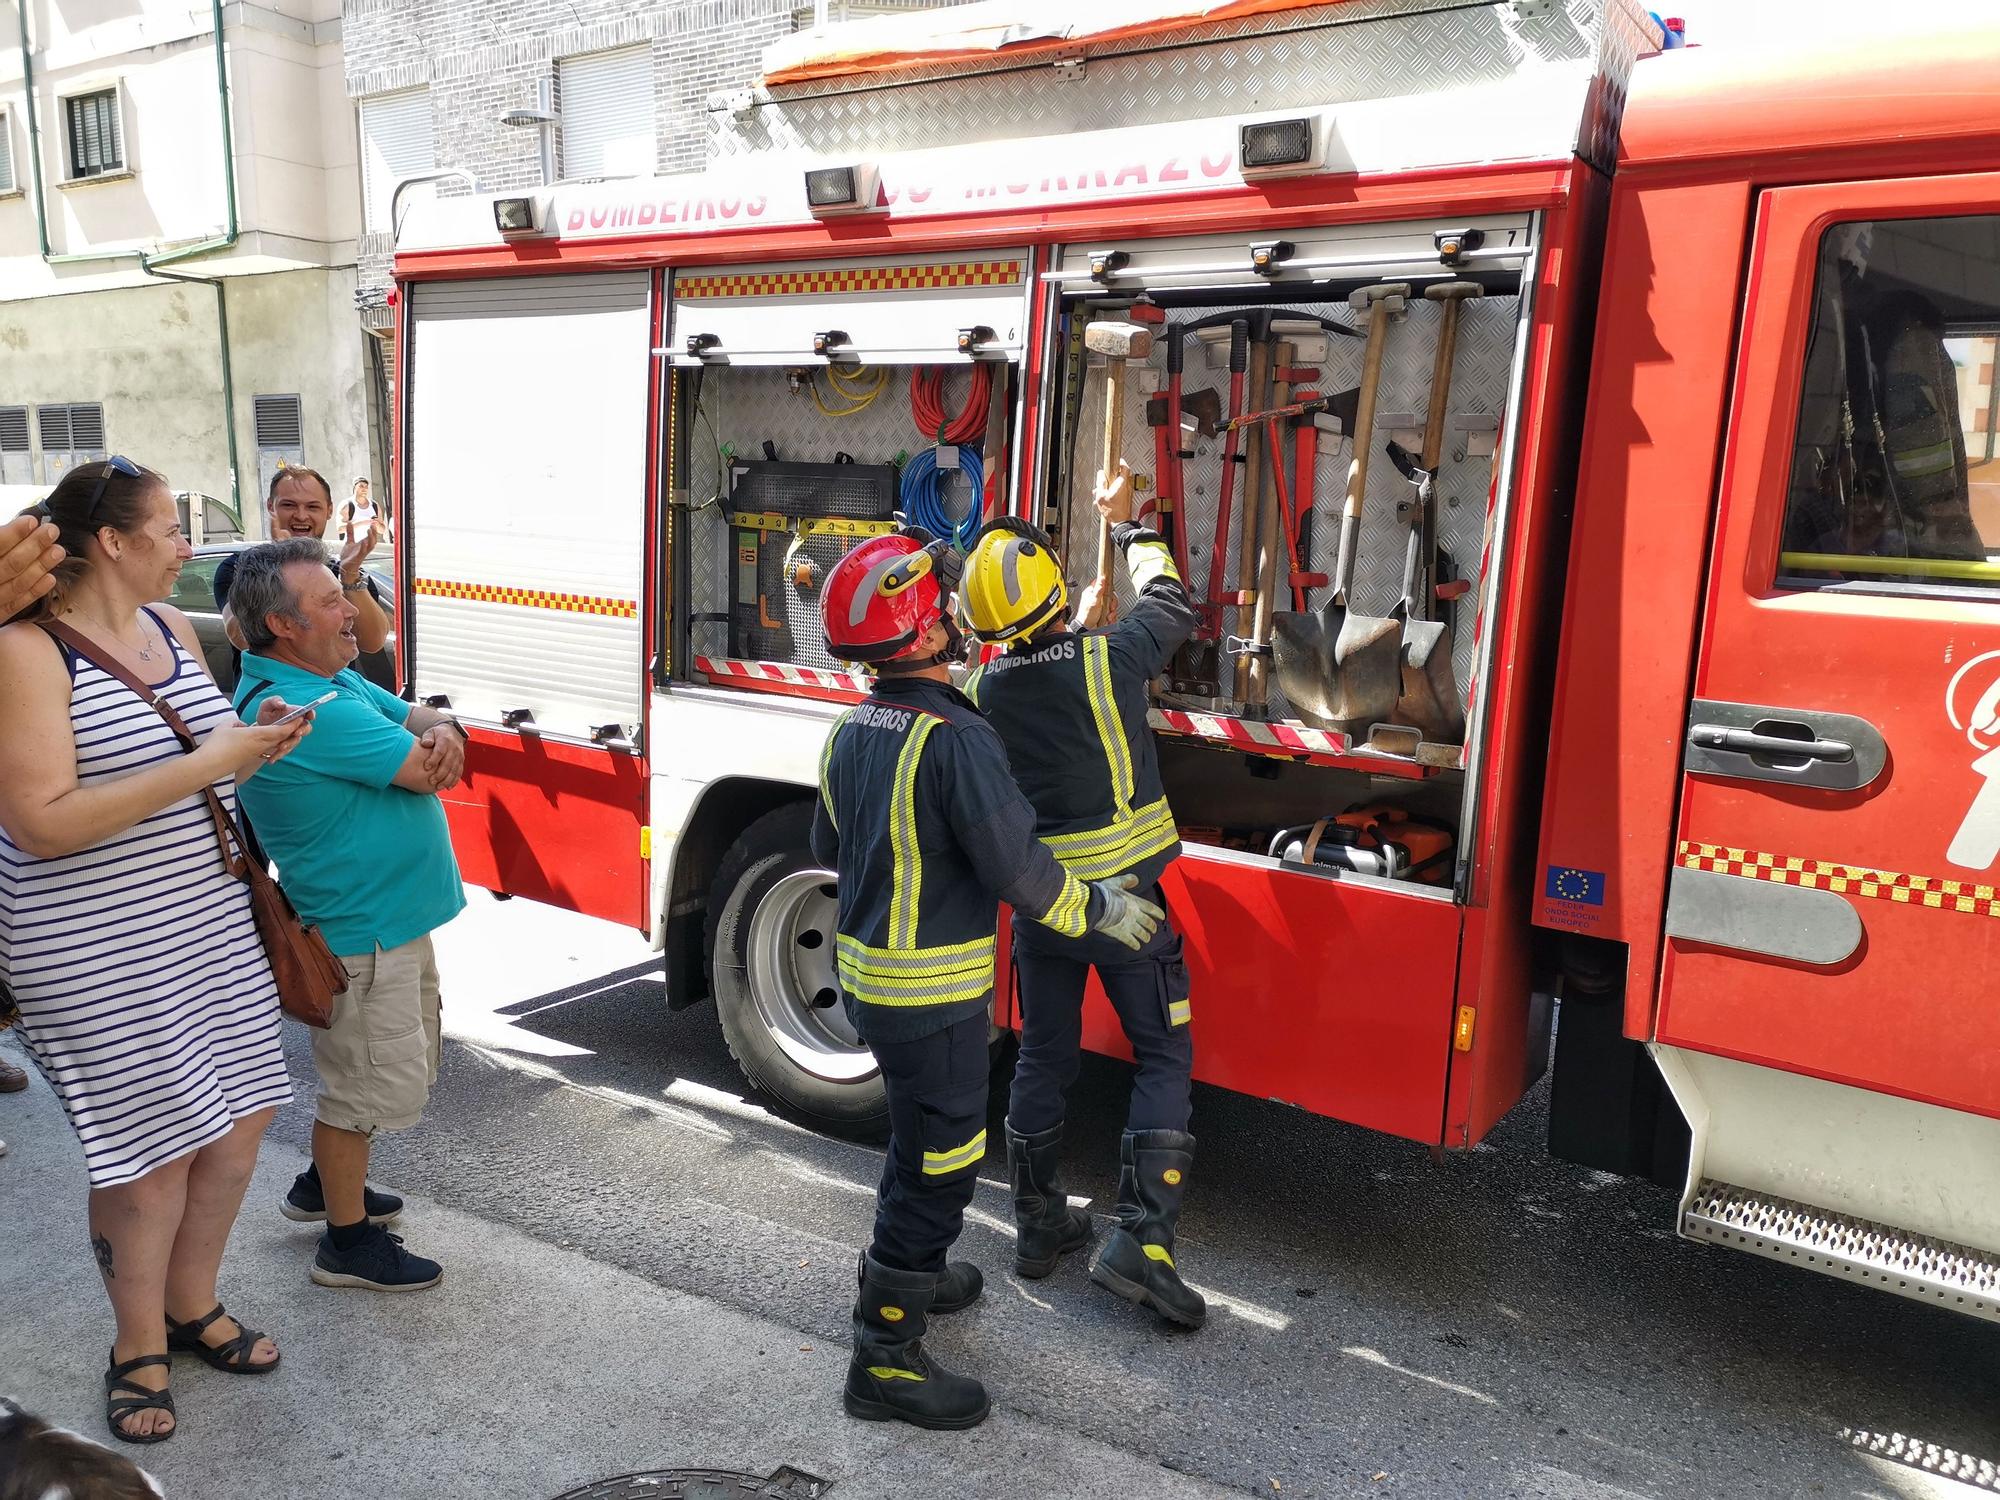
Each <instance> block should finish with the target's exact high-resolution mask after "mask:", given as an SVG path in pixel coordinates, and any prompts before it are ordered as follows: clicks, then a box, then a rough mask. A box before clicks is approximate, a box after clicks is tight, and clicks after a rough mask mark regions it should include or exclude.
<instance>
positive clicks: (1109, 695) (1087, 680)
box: [1083, 635, 1132, 818]
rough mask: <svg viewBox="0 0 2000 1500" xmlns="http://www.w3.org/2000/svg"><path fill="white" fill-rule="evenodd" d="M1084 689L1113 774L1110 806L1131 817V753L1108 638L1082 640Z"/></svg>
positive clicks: (1092, 637) (1093, 637)
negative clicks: (1114, 682) (1113, 679)
mask: <svg viewBox="0 0 2000 1500" xmlns="http://www.w3.org/2000/svg"><path fill="white" fill-rule="evenodd" d="M1083 686H1084V691H1085V692H1087V693H1088V694H1089V695H1090V716H1091V718H1092V719H1093V720H1095V721H1096V723H1097V738H1098V740H1099V742H1100V743H1102V744H1103V746H1104V761H1105V765H1106V767H1107V768H1108V769H1109V770H1110V772H1111V802H1112V807H1113V810H1114V812H1115V815H1116V816H1117V817H1120V818H1129V817H1131V816H1132V749H1131V746H1129V745H1128V744H1126V742H1125V721H1124V720H1123V719H1122V718H1120V717H1119V714H1118V698H1117V695H1116V694H1115V693H1114V692H1113V691H1112V686H1111V641H1110V638H1109V637H1108V636H1101V635H1090V636H1085V637H1084V639H1083Z"/></svg>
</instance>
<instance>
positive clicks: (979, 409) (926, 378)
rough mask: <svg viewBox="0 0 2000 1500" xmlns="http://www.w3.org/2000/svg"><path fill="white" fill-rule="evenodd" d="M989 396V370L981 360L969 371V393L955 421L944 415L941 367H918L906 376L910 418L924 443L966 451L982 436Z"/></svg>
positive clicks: (991, 379)
mask: <svg viewBox="0 0 2000 1500" xmlns="http://www.w3.org/2000/svg"><path fill="white" fill-rule="evenodd" d="M992 394H993V366H992V365H990V364H988V363H987V362H986V361H984V360H980V361H977V362H976V363H975V364H974V365H973V367H972V390H971V393H970V394H968V395H967V396H966V398H965V405H964V407H963V408H961V409H960V411H959V413H958V415H957V416H955V417H947V416H946V415H945V411H944V367H943V366H942V365H919V366H918V367H917V368H916V369H914V370H912V371H911V372H910V415H911V417H913V418H914V419H915V420H916V424H917V431H919V432H921V433H922V434H923V435H924V438H925V440H926V441H928V442H933V443H935V442H940V441H942V442H946V443H950V444H952V445H953V446H954V447H960V448H963V447H966V446H969V445H970V444H973V443H977V442H980V441H982V440H983V439H984V438H985V436H986V402H987V399H988V398H989V397H990V396H991V395H992Z"/></svg>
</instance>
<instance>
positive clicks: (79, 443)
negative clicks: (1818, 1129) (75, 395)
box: [42, 401, 104, 453]
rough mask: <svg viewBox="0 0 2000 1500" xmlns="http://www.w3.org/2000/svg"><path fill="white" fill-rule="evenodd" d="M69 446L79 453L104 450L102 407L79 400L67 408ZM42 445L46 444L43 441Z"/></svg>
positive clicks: (91, 402)
mask: <svg viewBox="0 0 2000 1500" xmlns="http://www.w3.org/2000/svg"><path fill="white" fill-rule="evenodd" d="M69 437H70V446H71V447H72V448H74V449H75V450H76V451H77V452H79V453H102V452H103V451H104V408H103V407H102V406H100V405H98V404H97V403H96V402H95V401H87V402H81V403H79V404H77V405H73V406H71V407H70V409H69ZM42 446H43V447H47V446H48V444H46V443H44V444H43V445H42Z"/></svg>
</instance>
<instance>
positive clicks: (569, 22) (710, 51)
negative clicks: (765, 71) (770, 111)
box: [342, 0, 962, 321]
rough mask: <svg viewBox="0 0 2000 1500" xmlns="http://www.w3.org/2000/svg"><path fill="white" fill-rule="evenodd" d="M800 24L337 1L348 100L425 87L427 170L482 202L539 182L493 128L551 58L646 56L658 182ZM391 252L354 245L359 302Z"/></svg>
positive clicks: (661, 7) (885, 3)
mask: <svg viewBox="0 0 2000 1500" xmlns="http://www.w3.org/2000/svg"><path fill="white" fill-rule="evenodd" d="M933 3H935V0H933ZM945 3H954V0H945ZM961 3H962V0H961ZM922 8H925V7H924V4H923V0H864V3H843V0H834V4H833V5H832V6H831V7H830V9H831V11H832V14H833V16H834V18H835V19H839V18H840V17H841V13H842V11H843V10H845V11H846V12H847V13H848V14H849V15H854V16H859V15H864V14H873V13H877V12H881V11H894V10H916V9H922ZM811 20H812V7H811V6H810V5H807V6H803V7H801V6H799V5H797V4H796V3H795V0H636V3H634V0H346V4H345V7H344V15H343V18H342V38H343V41H344V44H345V49H346V58H347V93H348V96H349V97H350V98H351V99H357V100H358V99H362V98H366V97H367V96H369V95H372V94H385V93H391V92H394V91H397V90H400V89H409V88H419V87H427V88H428V89H429V90H430V97H431V113H432V120H433V122H434V129H435V132H436V142H437V161H438V165H439V166H462V167H465V168H467V169H468V170H470V171H471V172H472V173H473V175H474V176H475V177H477V178H478V179H479V185H480V188H481V190H482V191H487V192H504V191H506V190H508V189H510V188H524V187H530V186H533V185H536V184H537V183H539V182H540V180H541V167H540V160H541V158H540V143H539V138H538V132H536V131H534V130H532V129H523V128H519V127H515V126H508V125H502V124H500V123H499V117H500V116H501V115H502V114H503V113H505V112H506V111H507V110H508V109H511V108H514V107H517V106H522V105H528V106H532V105H533V103H534V102H535V89H536V85H537V84H538V83H539V82H540V80H542V79H543V78H550V79H554V78H555V76H556V63H557V61H558V60H559V59H561V58H565V57H577V56H582V55H584V54H587V53H592V52H606V51H610V50H612V49H613V48H619V47H630V46H636V45H640V44H645V45H648V46H650V48H651V49H652V54H653V94H654V132H655V142H656V160H657V170H658V171H660V172H662V173H669V172H686V171H693V170H698V169H699V168H700V167H701V166H702V165H704V163H705V162H706V161H707V160H708V157H709V146H708V142H709V130H708V123H707V113H708V103H709V98H710V96H711V95H713V94H716V93H719V92H721V91H723V90H727V89H736V88H742V87H743V86H745V85H746V84H748V83H750V82H752V81H754V80H755V78H756V76H757V73H758V67H759V63H760V61H761V59H762V56H763V52H764V49H765V47H767V46H768V45H769V44H770V43H771V42H772V41H773V40H775V39H776V38H778V37H780V36H783V35H786V34H788V33H789V32H791V31H792V30H794V29H795V28H797V27H801V26H806V25H809V24H811ZM561 106H562V100H561V96H560V93H558V95H557V99H556V107H557V109H558V111H560V109H561ZM439 191H440V192H445V193H453V192H460V191H463V189H462V188H460V187H457V186H454V185H452V184H442V185H441V186H440V188H439ZM389 249H390V247H389V244H388V240H387V237H386V236H381V235H365V236H364V237H363V239H362V243H361V291H360V295H361V297H362V298H363V299H367V298H369V297H371V295H372V296H379V294H380V292H381V290H382V289H383V288H385V287H386V286H387V285H388V281H389V275H388V271H389ZM377 321H379V318H378V319H377Z"/></svg>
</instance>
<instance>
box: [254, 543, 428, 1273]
mask: <svg viewBox="0 0 2000 1500" xmlns="http://www.w3.org/2000/svg"><path fill="white" fill-rule="evenodd" d="M230 604H231V608H232V612H233V613H234V614H235V616H236V620H237V624H238V626H239V627H240V628H241V629H242V631H243V635H244V640H245V643H246V644H247V646H248V648H249V649H248V650H247V651H245V653H244V656H243V675H242V677H241V678H240V679H239V681H238V682H237V686H236V709H237V712H238V713H240V714H242V715H243V716H244V717H245V718H246V720H248V719H254V718H255V717H256V713H257V705H258V703H260V702H261V701H262V700H263V699H265V698H266V697H270V696H272V695H274V694H275V695H277V696H278V697H281V698H283V699H284V700H285V701H286V702H289V703H311V702H313V701H314V700H316V699H319V698H321V697H325V696H326V695H328V694H331V695H332V696H331V698H330V699H329V700H328V701H327V702H325V703H324V704H321V705H320V706H319V708H318V709H317V710H316V711H315V714H314V718H313V732H312V733H311V734H310V735H308V736H307V737H306V739H305V740H304V741H302V742H301V747H302V748H303V746H304V745H305V744H311V745H312V746H313V748H314V753H313V754H312V755H310V756H307V757H306V758H305V759H304V760H303V761H300V762H299V763H298V764H296V765H295V764H293V760H294V759H295V758H296V756H290V757H287V758H286V759H285V760H284V761H282V762H279V763H277V764H275V765H273V766H272V767H271V769H270V771H269V772H266V773H264V774H262V775H259V776H257V777H256V778H254V780H252V781H248V782H245V783H244V784H243V788H244V793H245V794H246V795H244V796H243V806H244V810H245V812H246V813H247V814H248V815H249V818H250V821H251V824H252V825H253V826H254V827H255V829H256V830H257V837H258V839H259V840H260V841H261V842H262V843H263V845H264V847H265V849H266V850H268V851H269V852H270V855H271V857H272V858H273V859H274V860H276V861H277V864H278V871H279V874H280V875H281V876H282V877H283V879H284V885H285V894H286V895H288V896H290V897H291V899H292V904H293V905H294V906H296V907H297V908H298V910H299V914H300V915H301V916H302V917H304V918H305V920H306V921H308V922H312V923H316V924H317V925H318V926H319V929H320V931H321V932H322V933H323V934H324V935H325V937H326V940H327V943H328V945H329V946H330V947H331V948H332V949H333V951H334V952H335V953H336V954H337V955H339V956H340V961H341V963H342V964H344V965H345V966H346V968H347V973H348V980H349V982H348V989H347V993H346V994H344V995H342V996H341V997H340V998H339V999H338V1000H337V1001H336V1002H335V1004H334V1012H333V1025H332V1026H331V1027H330V1028H329V1029H328V1030H325V1031H315V1032H314V1033H313V1061H314V1063H315V1064H316V1065H317V1066H318V1069H319V1075H320V1094H319V1104H318V1108H317V1110H316V1112H315V1116H314V1120H313V1169H312V1171H310V1172H308V1173H305V1174H303V1175H301V1177H300V1178H299V1180H298V1182H296V1183H294V1184H293V1187H292V1192H291V1194H290V1196H289V1197H287V1199H286V1200H285V1213H286V1216H287V1217H289V1218H293V1219H318V1218H322V1217H323V1218H324V1219H325V1220H326V1221H327V1227H326V1232H325V1234H324V1235H323V1236H322V1237H321V1239H320V1243H319V1253H318V1254H317V1255H316V1256H315V1257H314V1260H313V1267H312V1279H313V1280H314V1281H316V1282H318V1283H319V1284H320V1285H321V1286H334V1287H365V1288H368V1289H370V1290H373V1291H382V1292H405V1291H415V1290H417V1289H419V1288H422V1287H427V1286H436V1285H437V1283H438V1282H439V1281H440V1280H442V1279H443V1276H444V1271H443V1269H442V1268H441V1267H440V1266H439V1265H438V1263H437V1262H436V1261H434V1260H426V1259H424V1258H423V1257H421V1256H417V1255H412V1254H410V1253H409V1252H408V1251H406V1250H405V1249H404V1248H403V1242H402V1241H401V1240H400V1239H399V1238H397V1237H396V1236H395V1235H392V1234H390V1233H388V1232H387V1231H386V1230H385V1229H383V1228H382V1225H383V1223H385V1222H387V1221H388V1220H389V1219H392V1218H394V1217H395V1215H396V1213H397V1212H399V1211H400V1210H401V1208H402V1204H401V1201H400V1200H398V1199H396V1198H394V1197H392V1196H390V1195H388V1194H382V1193H376V1192H374V1191H372V1190H371V1189H369V1187H368V1185H367V1175H368V1148H369V1143H370V1141H371V1140H372V1138H373V1136H374V1134H375V1132H376V1131H378V1130H405V1129H408V1128H409V1127H410V1126H412V1125H414V1124H416V1123H417V1121H418V1119H419V1118H420V1117H421V1116H422V1115H423V1111H424V1104H425V1103H426V1101H427V1100H428V1099H429V1096H430V1087H431V1084H432V1083H433V1082H435V1081H436V1079H437V1067H438V1053H439V1046H440V1042H439V1021H438V977H437V960H436V958H435V956H434V954H433V953H432V949H431V931H432V929H434V928H436V927H440V926H442V925H443V924H444V923H446V922H448V921H450V920H451V919H452V918H453V917H455V916H456V915H458V913H459V911H460V909H461V908H463V907H464V905H465V893H464V888H463V886H462V885H461V884H460V881H459V874H458V862H457V861H456V860H455V859H454V858H453V857H452V852H451V835H450V833H449V832H448V830H447V829H446V827H445V817H444V808H443V806H442V805H441V804H440V803H439V801H438V796H437V794H438V793H439V792H440V791H442V790H444V789H445V788H447V787H450V786H453V785H455V784H456V783H457V781H458V778H459V775H460V773H461V772H462V770H463V769H464V766H465V739H464V735H463V732H462V731H460V730H459V728H458V726H457V724H456V723H454V722H453V721H452V719H451V718H450V717H449V716H448V715H445V714H442V713H439V712H438V711H437V710H436V709H432V708H425V707H423V706H421V705H412V704H409V703H405V702H404V701H403V700H402V699H400V698H398V697H395V696H394V695H392V694H390V693H386V692H384V691H382V689H380V688H378V687H376V686H375V685H374V684H372V683H370V682H368V681H366V680H365V679H363V678H362V677H361V676H360V674H358V673H356V672H354V671H352V670H351V669H350V664H351V663H352V662H353V660H354V657H355V654H356V652H357V651H358V650H359V644H358V642H357V641H356V640H355V635H354V620H355V614H356V611H355V607H354V606H353V605H352V604H351V603H349V602H348V600H347V598H346V597H345V595H344V594H343V593H342V591H341V587H340V580H339V579H338V578H336V577H335V576H334V575H333V574H332V573H331V572H329V571H328V569H327V566H326V558H325V555H324V552H323V549H322V548H321V546H320V544H319V543H318V542H317V541H314V540H306V541H299V540H290V541H283V542H269V543H265V544H263V545H261V546H257V547H252V548H249V549H248V550H246V551H244V552H242V553H239V554H238V556H237V561H236V576H235V578H234V579H233V580H232V581H231V585H230ZM253 788H254V792H253V791H252V789H253Z"/></svg>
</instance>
